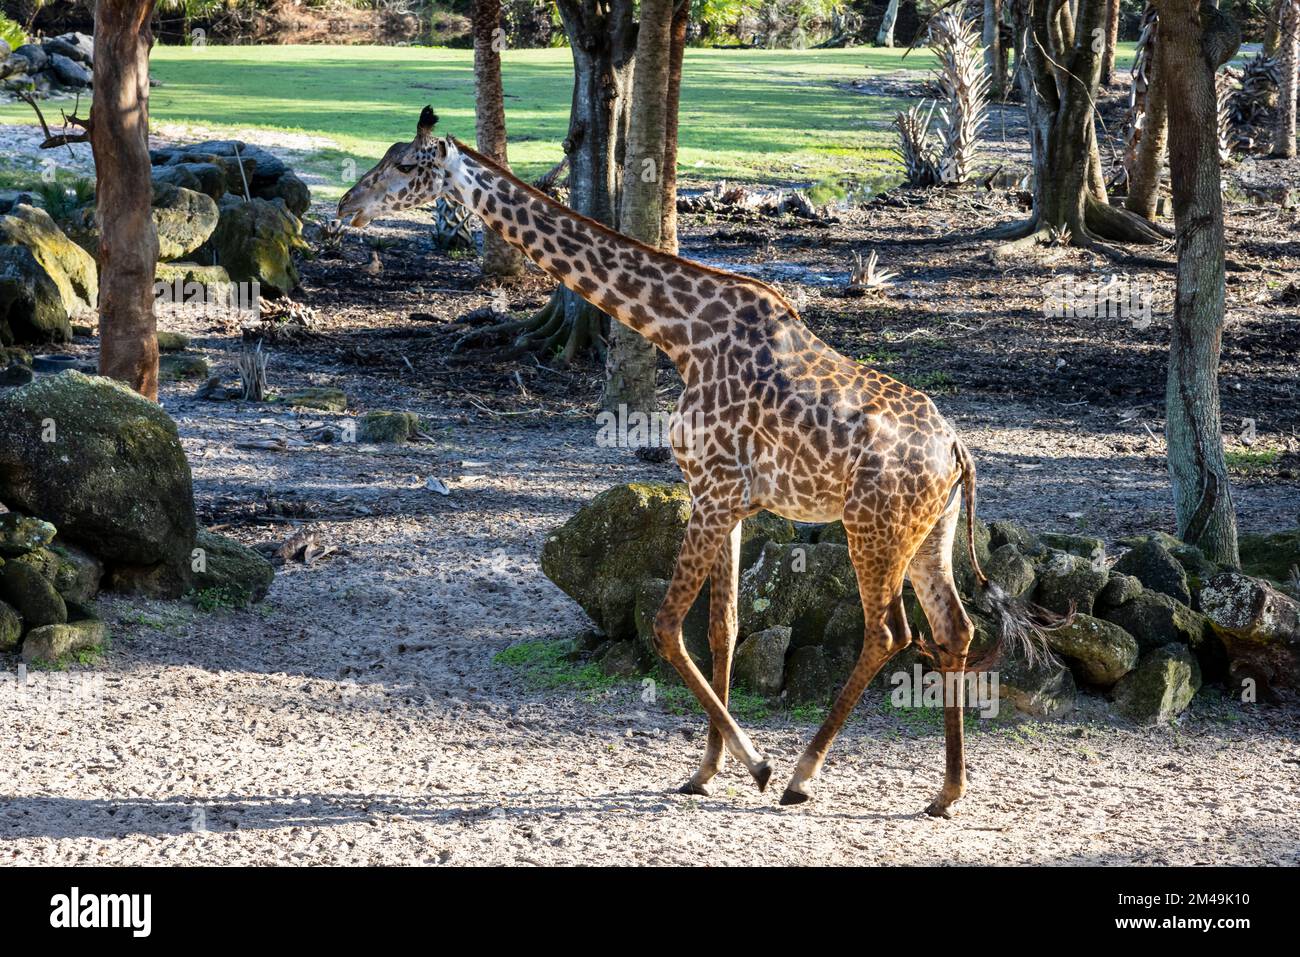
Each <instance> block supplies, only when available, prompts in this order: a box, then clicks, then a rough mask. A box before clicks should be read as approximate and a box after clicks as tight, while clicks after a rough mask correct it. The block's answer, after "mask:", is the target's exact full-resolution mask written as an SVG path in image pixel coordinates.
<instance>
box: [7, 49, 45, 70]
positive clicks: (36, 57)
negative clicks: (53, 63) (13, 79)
mask: <svg viewBox="0 0 1300 957" xmlns="http://www.w3.org/2000/svg"><path fill="white" fill-rule="evenodd" d="M14 55H15V56H20V57H22V58H23V59H24V60H26V61H27V73H28V74H29V75H30V74H33V73H40V72H41V71H42V70H44V69H45V68H46V67H47V66H49V65H50V55H49V54H48V53H46V52H45V51H44V50H43V49H42V48H41V45H40V44H39V43H24V44H23V45H22V46H20V47H18V48H17V49H15V50H14Z"/></svg>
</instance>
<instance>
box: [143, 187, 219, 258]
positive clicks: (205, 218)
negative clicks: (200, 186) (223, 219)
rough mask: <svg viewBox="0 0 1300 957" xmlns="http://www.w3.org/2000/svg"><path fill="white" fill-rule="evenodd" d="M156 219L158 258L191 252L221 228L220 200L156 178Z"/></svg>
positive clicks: (178, 256) (154, 202) (154, 198)
mask: <svg viewBox="0 0 1300 957" xmlns="http://www.w3.org/2000/svg"><path fill="white" fill-rule="evenodd" d="M152 205H153V222H154V226H155V227H157V230H158V258H159V259H162V260H164V261H166V260H171V259H180V258H181V257H182V256H188V255H189V254H190V253H192V252H194V251H195V250H196V249H198V248H199V247H200V246H202V245H203V244H204V243H205V242H207V241H208V237H210V236H211V235H212V233H213V231H214V230H215V229H216V228H217V219H218V213H217V204H216V201H215V200H214V199H213V198H212V197H211V196H208V195H207V194H205V193H201V192H198V191H196V190H192V189H186V188H184V187H181V186H174V185H172V184H170V183H160V182H157V181H155V182H154V186H153V204H152Z"/></svg>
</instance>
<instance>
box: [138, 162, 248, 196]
mask: <svg viewBox="0 0 1300 957" xmlns="http://www.w3.org/2000/svg"><path fill="white" fill-rule="evenodd" d="M236 175H238V174H236ZM153 181H154V184H155V185H157V184H160V183H166V184H169V185H171V186H181V187H184V188H185V189H190V190H194V191H195V192H198V193H203V194H204V195H206V196H207V197H209V198H210V199H212V200H213V201H214V202H215V201H216V200H219V199H221V197H223V196H225V195H226V193H227V192H229V190H228V188H227V186H228V180H227V170H226V167H224V166H219V165H217V164H216V163H174V164H170V165H167V166H155V167H154V169H153Z"/></svg>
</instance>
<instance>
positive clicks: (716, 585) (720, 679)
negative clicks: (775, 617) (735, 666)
mask: <svg viewBox="0 0 1300 957" xmlns="http://www.w3.org/2000/svg"><path fill="white" fill-rule="evenodd" d="M739 589H740V523H739V522H737V523H736V524H735V525H734V526H733V527H732V529H731V534H730V535H728V536H727V537H726V539H724V540H723V544H722V547H721V548H720V549H719V550H718V557H717V558H716V559H714V562H713V571H712V573H711V574H710V576H709V651H710V653H711V654H712V656H713V691H714V693H715V694H717V696H718V700H720V701H721V702H722V704H723V707H726V705H727V699H728V696H729V693H730V690H731V656H732V652H733V651H734V650H735V647H736V629H737V625H736V593H737V592H738V591H739ZM726 755H727V752H726V749H725V748H724V747H723V742H722V729H721V728H719V727H718V725H717V723H716V722H713V721H710V722H709V740H708V743H707V744H706V745H705V748H704V760H702V761H701V762H700V767H699V770H697V771H696V772H695V774H694V775H692V776H691V779H690V780H689V781H687V782H686V783H685V784H683V785H682V788H681V791H682V793H683V794H708V793H709V788H708V784H709V781H711V780H712V779H713V777H714V776H715V775H716V774H717V773H718V772H719V771H721V770H722V765H723V762H724V761H725V760H726Z"/></svg>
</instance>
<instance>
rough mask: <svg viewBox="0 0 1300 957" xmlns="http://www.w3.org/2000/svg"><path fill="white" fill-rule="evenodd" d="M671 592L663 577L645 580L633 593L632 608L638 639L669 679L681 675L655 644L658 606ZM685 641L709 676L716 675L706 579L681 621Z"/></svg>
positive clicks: (692, 656)
mask: <svg viewBox="0 0 1300 957" xmlns="http://www.w3.org/2000/svg"><path fill="white" fill-rule="evenodd" d="M666 594H668V582H667V580H666V579H663V578H650V579H647V580H646V581H644V582H642V583H641V584H640V586H639V587H638V588H637V591H636V595H635V596H634V605H633V611H634V616H635V619H636V621H635V626H636V640H637V642H638V643H639V645H640V647H641V651H642V655H643V657H644V659H645V660H646V661H653V662H656V663H657V664H660V665H661V667H660V669H659V670H660V673H661V674H663V675H664V676H665V677H666V678H668V679H669V680H674V679H676V678H678V677H679V676H678V674H677V671H676V669H675V668H673V667H672V666H671V665H669V664H668V663H667V662H666V661H664V660H663V659H662V657H661V656H660V654H659V649H658V648H657V647H656V642H655V633H654V620H655V615H657V614H658V613H659V607H660V606H661V605H662V604H663V603H664V595H666ZM682 643H683V644H685V645H686V653H687V654H688V655H690V656H691V660H692V661H694V662H695V665H696V667H698V668H699V669H700V670H701V671H702V672H704V674H705V675H707V676H712V674H713V652H712V650H711V649H710V647H709V586H708V583H707V582H706V583H705V585H704V587H703V588H702V589H700V594H699V595H698V596H697V597H696V599H695V603H694V604H693V605H691V610H690V611H689V612H687V613H686V620H685V621H683V622H682Z"/></svg>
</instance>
